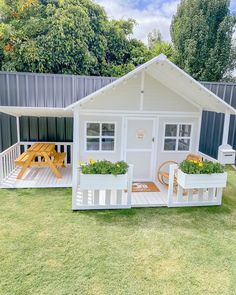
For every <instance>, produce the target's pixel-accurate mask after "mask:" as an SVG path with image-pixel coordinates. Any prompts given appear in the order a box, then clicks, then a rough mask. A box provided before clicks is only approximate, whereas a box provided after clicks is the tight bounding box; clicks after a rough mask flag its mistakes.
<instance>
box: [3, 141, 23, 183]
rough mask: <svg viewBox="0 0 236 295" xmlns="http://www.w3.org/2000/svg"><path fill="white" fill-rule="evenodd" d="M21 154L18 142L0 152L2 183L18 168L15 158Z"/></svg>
mask: <svg viewBox="0 0 236 295" xmlns="http://www.w3.org/2000/svg"><path fill="white" fill-rule="evenodd" d="M19 155H20V145H19V143H16V144H14V145H12V146H11V147H9V148H8V149H6V150H5V151H3V152H2V153H0V183H1V182H2V181H3V180H4V179H6V178H7V177H8V176H9V175H10V174H11V173H12V172H13V171H14V170H15V168H16V166H15V162H14V160H15V159H16V158H17V157H18V156H19Z"/></svg>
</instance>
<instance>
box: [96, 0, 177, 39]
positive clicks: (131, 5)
mask: <svg viewBox="0 0 236 295" xmlns="http://www.w3.org/2000/svg"><path fill="white" fill-rule="evenodd" d="M95 2H97V3H99V4H100V5H102V6H103V7H104V8H105V10H106V12H107V14H108V16H109V18H114V19H122V18H123V19H128V18H133V19H135V20H136V21H137V26H136V27H135V29H134V36H135V37H136V38H138V39H140V40H142V41H143V42H145V43H147V35H148V33H149V32H151V31H153V29H159V30H160V31H161V33H162V36H163V38H164V39H165V40H168V41H170V32H169V29H170V23H171V19H172V16H173V14H174V13H175V12H176V9H177V5H178V3H179V2H180V0H169V2H166V1H163V0H152V1H147V3H148V4H147V3H146V4H145V1H141V2H144V3H142V4H143V5H140V1H138V0H135V1H134V0H117V1H112V0H95ZM144 4H145V5H144Z"/></svg>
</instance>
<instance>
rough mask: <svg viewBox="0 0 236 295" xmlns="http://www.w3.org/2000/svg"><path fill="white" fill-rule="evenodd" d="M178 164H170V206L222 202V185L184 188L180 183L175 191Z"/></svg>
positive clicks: (209, 204) (213, 204)
mask: <svg viewBox="0 0 236 295" xmlns="http://www.w3.org/2000/svg"><path fill="white" fill-rule="evenodd" d="M177 169H178V165H176V164H173V165H170V171H169V188H168V204H167V205H168V207H193V206H216V205H221V203H222V193H223V188H222V187H209V188H206V187H204V188H197V189H194V188H191V189H183V188H182V187H181V185H180V184H179V183H178V179H177V191H175V179H176V178H175V177H176V176H175V175H176V170H177Z"/></svg>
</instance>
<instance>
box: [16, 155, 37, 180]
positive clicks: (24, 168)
mask: <svg viewBox="0 0 236 295" xmlns="http://www.w3.org/2000/svg"><path fill="white" fill-rule="evenodd" d="M33 158H34V154H33V153H30V154H29V158H28V160H27V161H26V162H25V163H24V165H23V166H22V168H21V171H20V172H19V174H18V175H17V177H16V179H21V178H22V176H23V175H24V173H25V171H26V170H27V168H28V167H29V166H30V163H31V161H32V160H33Z"/></svg>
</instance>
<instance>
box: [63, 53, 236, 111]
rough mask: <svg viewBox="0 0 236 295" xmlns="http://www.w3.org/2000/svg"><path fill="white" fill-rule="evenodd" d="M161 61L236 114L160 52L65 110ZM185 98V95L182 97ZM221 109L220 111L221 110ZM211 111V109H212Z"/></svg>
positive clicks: (230, 108) (231, 108)
mask: <svg viewBox="0 0 236 295" xmlns="http://www.w3.org/2000/svg"><path fill="white" fill-rule="evenodd" d="M161 61H165V62H167V63H168V64H169V65H170V66H171V67H173V68H174V69H175V70H177V71H178V72H179V73H180V74H181V75H183V76H185V77H186V78H188V79H189V81H192V82H193V83H194V84H195V85H196V86H198V87H199V89H201V90H202V91H204V92H205V93H206V94H208V95H210V96H211V97H213V98H215V99H216V101H217V102H218V103H219V104H221V106H223V110H224V111H226V110H230V112H231V113H232V114H236V109H235V108H234V107H232V106H231V105H229V104H228V103H226V102H225V101H223V100H222V99H221V98H220V97H218V96H217V95H216V94H214V93H213V92H211V91H210V90H209V89H207V88H206V87H205V86H203V85H202V84H201V83H200V82H198V81H196V80H195V79H194V78H192V77H191V76H190V75H189V74H187V73H186V72H184V71H183V70H182V69H180V68H179V67H178V66H176V65H175V64H174V63H172V62H171V61H170V60H168V59H167V57H166V56H165V55H164V54H160V55H158V56H157V57H155V58H153V59H151V60H150V61H148V62H146V63H144V64H142V65H141V66H139V67H137V68H135V69H134V70H133V71H131V72H129V73H128V74H126V75H124V76H122V77H121V78H119V79H117V80H115V81H114V82H112V83H110V84H108V85H106V86H104V87H103V88H100V89H99V90H97V91H95V92H93V93H91V94H89V95H87V96H85V97H84V98H82V99H81V100H79V101H77V102H75V103H73V104H71V105H69V106H67V107H66V110H69V109H74V108H75V107H77V106H79V105H81V104H84V103H85V102H87V101H89V100H92V99H94V98H95V97H97V96H99V95H100V94H102V93H104V92H106V91H108V90H109V89H112V88H114V87H116V86H117V85H119V84H120V83H122V82H123V81H125V80H128V79H130V78H132V77H133V76H135V75H137V74H138V73H139V72H141V71H143V70H146V69H148V67H149V66H151V65H153V64H154V63H156V62H161ZM183 98H184V99H185V97H183ZM188 102H189V103H192V104H193V105H195V106H196V103H195V102H194V101H191V99H188ZM199 108H201V105H200V104H199ZM223 110H222V112H223ZM212 111H213V110H212Z"/></svg>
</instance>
